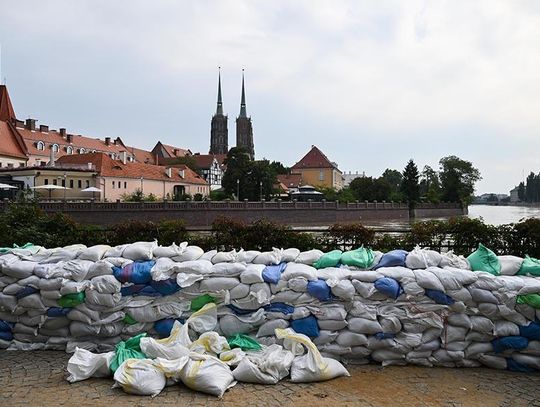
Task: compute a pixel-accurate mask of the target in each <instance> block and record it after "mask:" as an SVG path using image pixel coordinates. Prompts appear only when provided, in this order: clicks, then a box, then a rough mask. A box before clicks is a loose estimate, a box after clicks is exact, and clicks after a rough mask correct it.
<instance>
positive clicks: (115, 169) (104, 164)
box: [57, 153, 208, 185]
mask: <svg viewBox="0 0 540 407" xmlns="http://www.w3.org/2000/svg"><path fill="white" fill-rule="evenodd" d="M57 162H58V163H60V164H87V163H92V164H94V166H95V168H96V171H98V172H99V173H100V175H101V176H103V177H119V178H140V177H141V176H142V177H144V178H145V179H151V180H160V181H169V182H183V183H188V184H199V185H208V183H207V182H206V181H205V180H204V178H202V177H201V176H200V175H198V174H197V173H196V172H194V171H193V170H191V169H190V168H188V167H187V166H185V165H184V166H178V167H176V168H175V169H173V170H172V172H171V177H169V176H168V175H167V173H166V168H164V167H162V166H159V165H152V164H144V163H138V162H128V163H126V164H124V163H122V161H119V160H113V159H112V158H111V157H109V156H108V155H107V154H104V153H89V154H75V155H64V156H63V157H61V158H59V159H58V161H57ZM179 170H184V177H181V176H180V174H179Z"/></svg>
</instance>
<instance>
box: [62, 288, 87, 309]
mask: <svg viewBox="0 0 540 407" xmlns="http://www.w3.org/2000/svg"><path fill="white" fill-rule="evenodd" d="M85 298H86V294H85V293H84V291H83V292H80V293H72V294H66V295H62V296H61V297H60V298H58V301H57V302H58V305H60V306H61V307H62V308H74V307H76V306H77V305H79V304H82V303H83V302H84V300H85Z"/></svg>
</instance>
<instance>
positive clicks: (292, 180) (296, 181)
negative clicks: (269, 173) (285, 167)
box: [276, 174, 302, 189]
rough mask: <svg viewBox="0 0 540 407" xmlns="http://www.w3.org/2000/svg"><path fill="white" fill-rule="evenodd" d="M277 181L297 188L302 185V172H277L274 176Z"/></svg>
mask: <svg viewBox="0 0 540 407" xmlns="http://www.w3.org/2000/svg"><path fill="white" fill-rule="evenodd" d="M276 178H277V180H278V182H280V183H281V184H283V185H285V186H286V187H287V189H288V188H298V187H299V186H300V185H302V174H278V175H277V176H276Z"/></svg>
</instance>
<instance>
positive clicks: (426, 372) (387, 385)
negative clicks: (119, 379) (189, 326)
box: [0, 351, 540, 407]
mask: <svg viewBox="0 0 540 407" xmlns="http://www.w3.org/2000/svg"><path fill="white" fill-rule="evenodd" d="M68 359H69V355H66V354H65V353H63V352H51V351H38V352H7V351H0V406H23V405H24V406H28V405H31V406H70V407H80V406H100V405H108V406H110V407H121V406H149V405H153V406H156V405H173V404H176V405H188V406H235V407H238V406H248V405H249V406H293V405H294V406H311V407H313V406H314V405H324V406H332V405H333V406H335V407H338V406H391V405H400V406H512V407H514V406H526V405H533V406H540V375H538V374H534V375H530V374H529V375H527V374H518V373H512V372H507V371H497V370H490V369H442V368H433V369H429V368H419V367H397V366H396V367H386V368H381V367H380V366H375V365H369V366H356V367H354V366H353V367H349V370H350V372H351V377H344V378H339V379H336V380H332V381H329V382H324V383H317V384H294V383H291V382H289V381H286V380H285V381H282V382H280V383H279V384H277V385H275V386H262V385H251V384H241V383H240V384H238V385H236V386H235V387H234V388H233V389H231V390H229V391H228V392H227V393H226V394H225V396H224V397H223V399H222V400H218V399H216V398H215V397H212V396H207V395H205V394H201V393H196V392H193V391H191V390H189V389H187V388H185V387H183V386H181V385H175V386H172V387H168V388H166V389H165V390H164V391H163V392H162V393H161V394H160V395H159V396H157V397H156V398H154V399H152V398H150V397H137V396H130V395H127V394H125V393H123V391H122V390H121V389H111V385H112V380H109V379H91V380H87V381H84V382H79V383H75V384H69V383H68V382H67V381H65V366H66V363H67V360H68Z"/></svg>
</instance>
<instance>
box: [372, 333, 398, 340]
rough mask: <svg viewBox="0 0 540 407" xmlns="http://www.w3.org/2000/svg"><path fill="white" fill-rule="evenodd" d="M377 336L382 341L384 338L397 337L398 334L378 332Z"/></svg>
mask: <svg viewBox="0 0 540 407" xmlns="http://www.w3.org/2000/svg"><path fill="white" fill-rule="evenodd" d="M373 336H375V338H377V339H378V340H380V341H382V340H383V339H394V338H395V337H396V334H391V333H386V332H377V333H376V334H375V335H373Z"/></svg>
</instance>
